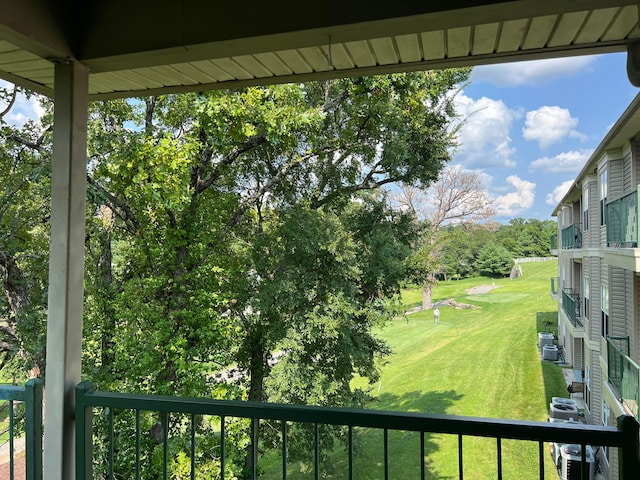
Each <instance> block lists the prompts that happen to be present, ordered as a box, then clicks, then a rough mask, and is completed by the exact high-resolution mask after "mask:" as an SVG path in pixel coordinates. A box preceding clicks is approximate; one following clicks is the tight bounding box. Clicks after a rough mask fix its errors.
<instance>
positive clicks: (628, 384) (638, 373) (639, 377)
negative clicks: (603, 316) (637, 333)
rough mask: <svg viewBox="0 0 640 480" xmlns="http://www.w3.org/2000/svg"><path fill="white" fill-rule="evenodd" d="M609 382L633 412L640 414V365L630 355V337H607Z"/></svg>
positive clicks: (636, 416) (633, 413)
mask: <svg viewBox="0 0 640 480" xmlns="http://www.w3.org/2000/svg"><path fill="white" fill-rule="evenodd" d="M607 359H608V362H607V363H608V369H609V372H608V373H609V383H610V384H611V386H612V387H613V388H615V390H616V391H617V393H618V398H619V399H620V401H621V402H622V404H623V405H625V406H626V407H627V408H628V409H629V411H630V412H631V414H632V415H633V416H634V417H635V418H636V419H638V418H640V417H639V416H638V401H640V367H638V364H637V363H636V362H634V361H633V360H632V359H631V357H629V337H607Z"/></svg>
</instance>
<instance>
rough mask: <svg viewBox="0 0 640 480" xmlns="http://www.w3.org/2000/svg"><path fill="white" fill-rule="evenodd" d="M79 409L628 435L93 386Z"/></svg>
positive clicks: (540, 436) (549, 437) (535, 437)
mask: <svg viewBox="0 0 640 480" xmlns="http://www.w3.org/2000/svg"><path fill="white" fill-rule="evenodd" d="M76 392H77V397H76V404H77V407H78V408H81V409H82V408H89V407H110V408H115V409H126V410H145V411H155V412H175V413H185V414H196V415H218V416H229V417H240V418H252V419H270V420H281V421H289V422H301V423H318V424H330V425H345V426H353V427H369V428H381V429H389V430H406V431H414V432H431V433H444V434H459V435H470V436H482V437H490V438H511V439H521V440H532V441H546V442H554V441H562V442H565V443H567V442H571V443H579V444H591V445H608V446H612V447H620V446H623V445H624V438H623V436H622V434H621V432H620V431H619V430H617V429H616V428H615V427H605V426H594V425H583V424H569V423H565V424H559V423H549V422H534V421H527V420H509V419H500V418H479V417H458V416H452V415H430V414H424V413H417V412H390V411H383V410H365V409H358V408H339V407H318V406H309V405H281V404H274V403H260V402H241V401H231V400H212V399H203V398H190V397H171V396H164V395H144V394H126V393H112V392H94V391H91V387H90V385H88V384H86V383H81V384H80V385H78V387H76Z"/></svg>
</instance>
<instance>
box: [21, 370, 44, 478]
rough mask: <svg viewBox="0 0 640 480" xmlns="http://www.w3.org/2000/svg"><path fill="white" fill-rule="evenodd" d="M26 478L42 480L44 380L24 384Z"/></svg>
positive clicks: (32, 380)
mask: <svg viewBox="0 0 640 480" xmlns="http://www.w3.org/2000/svg"><path fill="white" fill-rule="evenodd" d="M24 393H25V397H24V412H25V418H24V432H25V441H26V444H25V450H26V451H25V463H26V465H25V467H26V468H25V470H26V472H25V473H26V480H42V380H40V379H37V378H32V379H31V380H29V381H28V382H27V383H26V384H25V386H24Z"/></svg>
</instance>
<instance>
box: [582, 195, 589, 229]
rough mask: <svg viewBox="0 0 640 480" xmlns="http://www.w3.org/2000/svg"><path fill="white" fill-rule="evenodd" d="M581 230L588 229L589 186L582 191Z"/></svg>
mask: <svg viewBox="0 0 640 480" xmlns="http://www.w3.org/2000/svg"><path fill="white" fill-rule="evenodd" d="M582 230H583V231H585V232H586V231H587V230H589V187H588V186H587V188H585V189H584V191H583V192H582Z"/></svg>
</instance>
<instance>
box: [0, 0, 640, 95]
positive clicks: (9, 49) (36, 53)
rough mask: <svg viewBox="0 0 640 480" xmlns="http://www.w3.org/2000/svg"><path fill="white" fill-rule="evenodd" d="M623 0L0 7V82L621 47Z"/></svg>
mask: <svg viewBox="0 0 640 480" xmlns="http://www.w3.org/2000/svg"><path fill="white" fill-rule="evenodd" d="M637 24H638V5H637V2H636V1H633V0H582V1H569V0H520V1H472V0H431V1H421V2H417V1H415V0H398V1H395V2H372V1H371V0H353V1H348V0H347V1H345V0H325V1H323V2H299V1H297V0H274V1H271V2H264V1H254V0H249V1H244V2H231V1H229V0H218V1H211V0H210V1H204V0H182V1H179V0H127V1H125V0H93V1H90V2H88V1H79V0H20V2H18V1H16V0H0V78H4V79H5V80H8V81H10V82H13V83H16V84H18V85H21V86H25V87H28V88H30V89H32V90H34V91H37V92H40V93H43V94H46V95H50V96H51V95H52V93H53V87H54V64H53V62H56V61H63V60H64V59H74V60H77V61H80V62H82V63H84V64H86V65H87V66H88V67H89V68H90V72H91V73H90V80H89V90H90V96H91V98H92V99H100V98H116V97H125V96H133V95H149V94H156V93H161V92H179V91H189V90H205V89H219V88H234V87H241V86H246V85H259V84H272V83H282V82H300V81H308V80H318V79H326V78H335V77H340V76H355V75H367V74H377V73H390V72H398V71H411V70H426V69H435V68H443V67H458V66H466V65H480V64H489V63H498V62H510V61H517V60H531V59H540V58H550V57H559V56H569V55H583V54H592V53H603V52H615V51H624V50H625V49H626V48H627V46H628V45H629V44H631V43H634V42H635V41H637V39H639V38H640V31H639V29H638V28H637Z"/></svg>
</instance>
